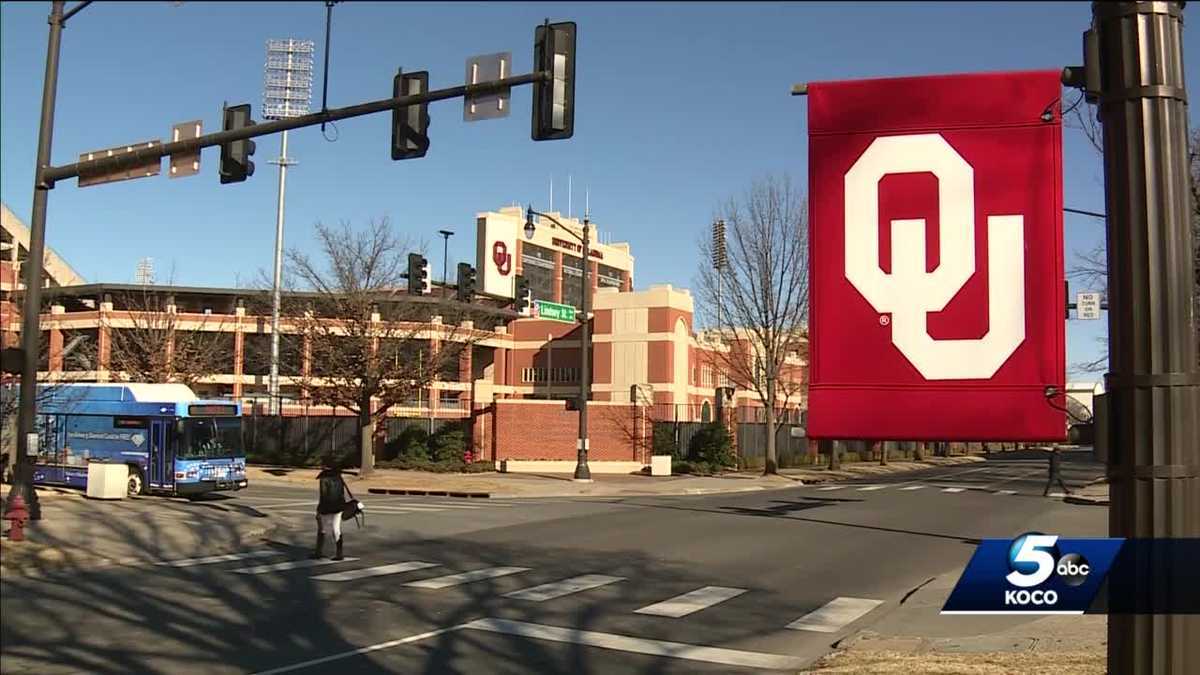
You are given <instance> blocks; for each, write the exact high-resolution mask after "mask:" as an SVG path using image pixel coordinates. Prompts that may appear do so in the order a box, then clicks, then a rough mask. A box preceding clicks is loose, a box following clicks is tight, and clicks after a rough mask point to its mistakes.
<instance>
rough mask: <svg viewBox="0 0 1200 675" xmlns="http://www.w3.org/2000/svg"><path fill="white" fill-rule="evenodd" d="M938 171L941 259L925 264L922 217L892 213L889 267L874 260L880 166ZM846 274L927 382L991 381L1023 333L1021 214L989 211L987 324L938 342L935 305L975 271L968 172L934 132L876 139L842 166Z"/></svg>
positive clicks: (890, 170)
mask: <svg viewBox="0 0 1200 675" xmlns="http://www.w3.org/2000/svg"><path fill="white" fill-rule="evenodd" d="M924 172H928V173H932V174H933V175H934V176H936V177H937V179H938V242H939V248H940V251H941V256H940V257H941V261H940V263H939V265H938V267H937V269H935V270H934V271H933V272H926V271H925V220H924V219H921V218H918V219H911V220H893V221H891V237H892V272H891V274H886V273H884V271H883V270H882V269H880V267H879V181H880V180H881V179H882V178H883V177H884V176H886V175H888V174H901V173H924ZM845 180H846V182H845V186H846V191H845V196H846V205H845V206H846V208H845V214H846V224H845V226H846V279H848V280H849V281H850V283H851V284H853V285H854V287H855V288H856V289H858V291H859V292H860V293H862V295H863V297H865V298H866V299H867V302H869V303H871V306H872V307H874V308H875V311H877V312H879V313H881V314H885V313H890V314H891V317H892V318H891V327H892V344H894V345H895V346H896V348H897V349H899V350H900V352H901V353H902V354H904V356H905V357H906V358H907V359H908V360H909V361H910V362H911V363H912V364H913V366H915V367H916V369H917V371H918V372H920V373H921V375H922V376H923V377H924V378H925V379H927V380H955V379H989V378H991V377H992V376H993V375H995V374H996V371H997V370H999V369H1000V366H1002V365H1003V364H1004V362H1005V361H1006V360H1008V357H1010V356H1012V353H1013V352H1014V351H1016V349H1017V347H1018V346H1020V344H1021V343H1022V342H1024V341H1025V271H1024V270H1025V250H1024V249H1025V241H1024V224H1025V219H1024V217H1023V216H1020V215H989V216H988V217H987V225H988V246H987V252H988V332H987V334H986V335H984V336H983V337H982V338H977V339H966V340H957V339H956V340H936V339H934V338H933V337H931V336H930V335H929V330H928V324H927V319H928V315H929V313H930V312H940V311H942V310H943V309H945V308H946V305H947V304H949V302H950V300H951V299H952V298H954V296H955V295H956V294H958V292H959V291H960V290H961V289H962V287H963V286H964V285H965V284H966V283H967V280H968V279H970V278H971V276H972V275H973V274H975V171H974V169H972V168H971V165H970V164H968V163H967V161H966V160H965V159H963V158H962V156H961V155H959V154H958V152H956V151H955V150H954V148H952V147H950V144H949V143H947V142H946V139H944V138H942V136H941V134H912V135H904V136H883V137H880V138H876V139H875V140H874V142H872V143H871V145H870V147H868V148H867V149H866V151H865V152H863V154H862V156H860V157H859V158H858V160H857V161H856V162H855V163H854V166H852V167H850V170H849V171H847V172H846V178H845Z"/></svg>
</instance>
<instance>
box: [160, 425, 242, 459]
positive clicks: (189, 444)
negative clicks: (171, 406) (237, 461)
mask: <svg viewBox="0 0 1200 675" xmlns="http://www.w3.org/2000/svg"><path fill="white" fill-rule="evenodd" d="M181 440H182V443H181V444H180V448H179V453H178V454H177V455H176V457H178V458H179V459H217V458H222V457H235V456H241V454H242V420H241V418H240V417H189V418H187V419H184V420H183V438H182V439H181Z"/></svg>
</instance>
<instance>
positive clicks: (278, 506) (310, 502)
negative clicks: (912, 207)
mask: <svg viewBox="0 0 1200 675" xmlns="http://www.w3.org/2000/svg"><path fill="white" fill-rule="evenodd" d="M316 505H317V500H315V499H309V500H307V501H303V502H300V501H296V502H283V503H282V504H261V505H255V506H254V507H252V508H256V509H285V508H288V507H289V506H316Z"/></svg>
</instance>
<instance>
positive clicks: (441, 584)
mask: <svg viewBox="0 0 1200 675" xmlns="http://www.w3.org/2000/svg"><path fill="white" fill-rule="evenodd" d="M528 570H529V568H528V567H485V568H483V569H481V570H471V571H470V572H459V573H458V574H447V575H446V576H444V577H433V578H432V579H421V580H419V581H410V582H408V583H407V584H404V585H405V586H410V587H412V588H431V589H438V588H448V587H450V586H457V585H459V584H466V583H470V582H472V581H479V580H481V579H495V578H496V577H504V576H508V575H509V574H517V573H518V572H526V571H528Z"/></svg>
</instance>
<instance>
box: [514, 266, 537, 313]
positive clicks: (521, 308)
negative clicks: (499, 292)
mask: <svg viewBox="0 0 1200 675" xmlns="http://www.w3.org/2000/svg"><path fill="white" fill-rule="evenodd" d="M515 281H516V291H515V292H514V293H513V304H514V305H515V306H516V308H517V313H518V314H520V315H521V316H533V291H532V290H531V289H530V288H529V280H528V279H526V278H525V277H523V276H521V275H520V274H518V275H517V277H516V280H515Z"/></svg>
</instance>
